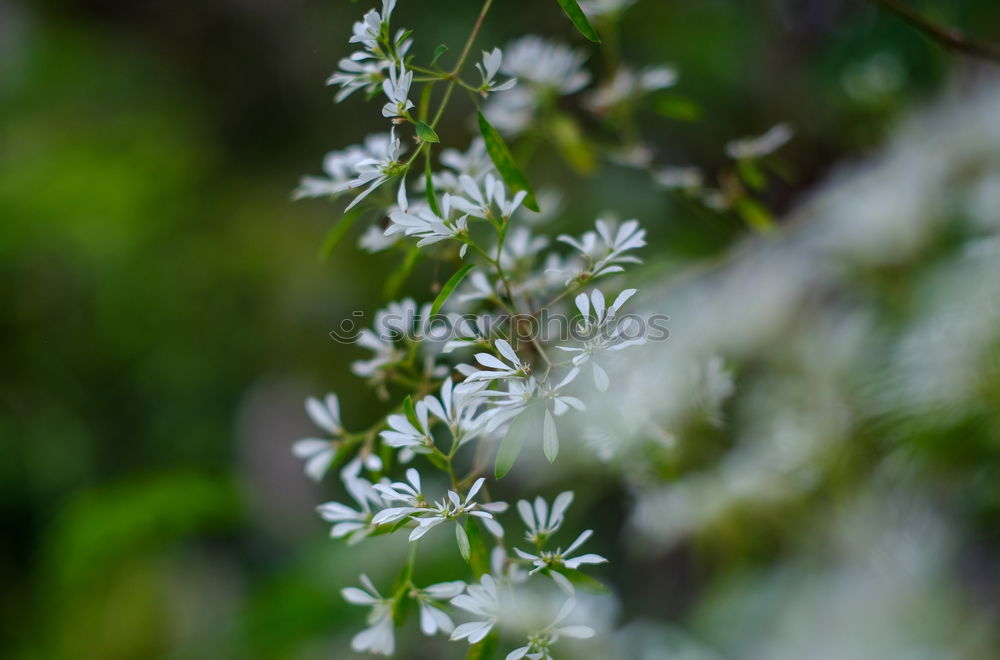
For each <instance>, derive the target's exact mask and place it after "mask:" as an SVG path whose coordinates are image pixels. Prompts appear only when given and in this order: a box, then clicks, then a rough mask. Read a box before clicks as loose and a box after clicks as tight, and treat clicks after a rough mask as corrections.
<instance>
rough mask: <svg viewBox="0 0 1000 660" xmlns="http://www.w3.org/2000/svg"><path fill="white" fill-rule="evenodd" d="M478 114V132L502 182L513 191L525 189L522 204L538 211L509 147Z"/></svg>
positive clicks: (483, 117) (528, 186) (481, 115)
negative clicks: (525, 195)
mask: <svg viewBox="0 0 1000 660" xmlns="http://www.w3.org/2000/svg"><path fill="white" fill-rule="evenodd" d="M478 114H479V132H480V133H481V134H482V136H483V141H484V142H485V143H486V152H487V153H488V154H489V155H490V160H492V161H493V164H494V165H495V166H496V168H497V172H499V173H500V176H501V177H503V180H504V183H506V184H507V186H508V187H510V189H511V190H513V191H515V192H520V191H522V190H523V191H525V192H527V193H528V195H527V197H525V198H524V205H525V206H526V207H528V208H529V209H531V210H532V211H535V212H536V213H537V212H538V210H539V208H538V201H537V200H536V199H535V192H534V191H533V190H532V188H531V184H530V183H528V179H527V177H525V176H524V173H523V172H522V171H521V170H520V169H519V168H518V166H517V163H515V162H514V157H513V156H512V155H511V153H510V149H509V148H508V147H507V143H506V142H504V140H503V138H502V137H501V136H500V133H498V132H497V129H495V128H493V126H492V125H490V122H489V121H487V119H486V117H485V116H484V115H483V113H481V112H480V113H478Z"/></svg>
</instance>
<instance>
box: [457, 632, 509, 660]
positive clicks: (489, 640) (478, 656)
mask: <svg viewBox="0 0 1000 660" xmlns="http://www.w3.org/2000/svg"><path fill="white" fill-rule="evenodd" d="M499 645H500V635H498V634H497V633H496V632H495V631H494V632H491V633H490V634H489V635H487V636H486V637H484V638H483V640H482V641H481V642H477V643H476V644H473V645H472V646H470V647H469V653H468V654H467V655H466V656H465V660H489V659H490V658H492V657H493V654H494V653H496V650H497V646H499Z"/></svg>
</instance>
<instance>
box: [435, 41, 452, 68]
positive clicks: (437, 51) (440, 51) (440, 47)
mask: <svg viewBox="0 0 1000 660" xmlns="http://www.w3.org/2000/svg"><path fill="white" fill-rule="evenodd" d="M447 52H448V47H447V46H446V45H444V44H440V45H438V47H437V48H435V49H434V56H433V57H431V66H434V64H435V63H437V61H438V60H439V59H441V56H442V55H444V54H445V53H447Z"/></svg>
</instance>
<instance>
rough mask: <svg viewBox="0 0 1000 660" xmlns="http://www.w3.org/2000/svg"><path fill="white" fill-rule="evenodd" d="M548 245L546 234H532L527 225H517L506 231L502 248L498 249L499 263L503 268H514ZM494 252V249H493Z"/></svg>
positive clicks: (529, 260) (532, 257) (532, 259)
mask: <svg viewBox="0 0 1000 660" xmlns="http://www.w3.org/2000/svg"><path fill="white" fill-rule="evenodd" d="M548 245H549V239H548V237H547V236H533V235H532V234H531V230H530V229H528V228H527V227H517V228H514V229H511V230H510V231H508V233H507V240H506V241H504V244H503V249H501V250H500V265H501V266H503V268H504V270H508V271H509V270H514V269H515V268H517V267H518V266H523V265H524V263H525V262H529V263H530V262H534V260H535V258H536V257H537V256H538V255H539V254H540V253H541V252H542V250H544V249H545V248H546V247H548ZM493 254H496V249H494V250H493Z"/></svg>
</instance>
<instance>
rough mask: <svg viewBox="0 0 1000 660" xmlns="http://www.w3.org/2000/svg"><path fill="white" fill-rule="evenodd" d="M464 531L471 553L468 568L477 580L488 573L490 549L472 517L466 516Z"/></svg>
mask: <svg viewBox="0 0 1000 660" xmlns="http://www.w3.org/2000/svg"><path fill="white" fill-rule="evenodd" d="M465 531H466V532H468V534H469V544H470V546H471V548H472V552H471V554H470V555H469V566H470V567H472V574H473V575H474V576H476V577H477V578H478V577H480V576H482V575H485V574H486V573H489V572H490V549H489V548H488V547H486V540H485V539H484V538H483V533H482V532H481V531H480V529H479V523H477V522H476V519H475V518H474V517H473V516H466V522H465Z"/></svg>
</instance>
